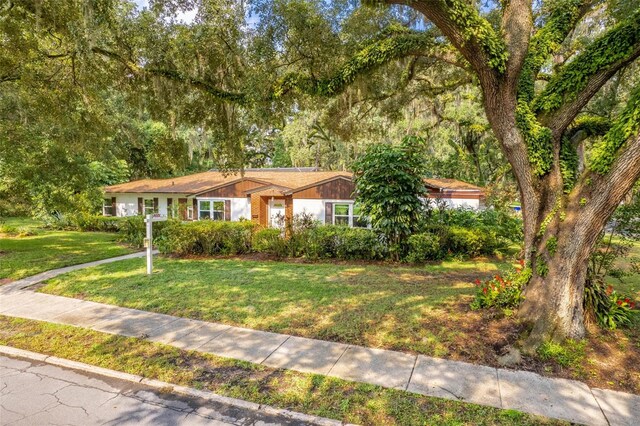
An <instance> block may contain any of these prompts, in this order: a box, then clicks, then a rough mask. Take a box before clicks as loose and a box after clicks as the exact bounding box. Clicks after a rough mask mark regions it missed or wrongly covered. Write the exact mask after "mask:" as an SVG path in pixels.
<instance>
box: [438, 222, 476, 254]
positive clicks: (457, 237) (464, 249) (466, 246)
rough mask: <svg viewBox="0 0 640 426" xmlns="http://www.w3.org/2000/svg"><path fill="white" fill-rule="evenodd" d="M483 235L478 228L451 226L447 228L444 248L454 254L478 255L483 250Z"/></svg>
mask: <svg viewBox="0 0 640 426" xmlns="http://www.w3.org/2000/svg"><path fill="white" fill-rule="evenodd" d="M483 245H484V241H483V237H482V235H481V233H480V232H479V231H478V230H475V229H466V228H462V227H460V226H451V227H450V228H449V229H448V230H447V234H446V237H445V240H444V242H443V248H444V249H445V250H447V251H448V252H449V253H450V254H452V255H464V256H471V257H474V256H478V255H480V254H481V253H482V252H483Z"/></svg>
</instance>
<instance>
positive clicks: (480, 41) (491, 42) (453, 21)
mask: <svg viewBox="0 0 640 426" xmlns="http://www.w3.org/2000/svg"><path fill="white" fill-rule="evenodd" d="M363 3H365V4H395V5H403V6H409V7H411V8H413V9H415V10H417V11H418V12H420V13H422V14H423V15H424V16H425V17H426V18H427V19H429V20H430V21H431V22H433V23H434V24H435V25H436V26H437V27H438V28H439V29H440V31H442V33H443V34H444V35H445V36H446V37H447V38H448V39H449V41H450V42H451V43H452V44H453V45H454V46H455V47H456V49H457V50H458V51H459V52H460V53H461V54H462V56H463V57H464V58H465V59H466V60H467V61H468V62H469V63H470V64H471V66H472V67H473V69H474V70H475V72H476V73H477V74H478V76H479V77H480V79H481V81H483V82H484V83H485V84H491V83H492V82H493V81H494V80H495V79H496V77H497V75H498V74H500V73H503V72H504V71H505V70H506V63H507V50H506V46H505V44H504V41H503V40H502V38H501V37H500V36H499V35H498V34H496V32H495V30H494V29H493V27H492V26H491V24H490V23H489V21H487V20H486V19H485V18H483V17H482V16H480V13H479V12H478V9H476V7H475V5H474V4H473V3H471V2H465V1H457V2H445V1H444V0H415V1H411V2H407V1H406V0H365V1H363Z"/></svg>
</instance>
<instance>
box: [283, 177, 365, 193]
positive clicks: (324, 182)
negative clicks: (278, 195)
mask: <svg viewBox="0 0 640 426" xmlns="http://www.w3.org/2000/svg"><path fill="white" fill-rule="evenodd" d="M339 179H343V180H346V181H347V182H349V183H352V182H353V179H352V178H350V177H347V176H333V177H330V178H327V179H324V180H320V181H318V182H314V183H311V184H309V185H305V186H301V187H299V188H294V189H292V190H290V191H287V192H285V195H293V194H295V193H296V192H300V191H304V190H305V189H309V188H313V187H315V186H320V185H324V184H326V183H329V182H333V181H335V180H339Z"/></svg>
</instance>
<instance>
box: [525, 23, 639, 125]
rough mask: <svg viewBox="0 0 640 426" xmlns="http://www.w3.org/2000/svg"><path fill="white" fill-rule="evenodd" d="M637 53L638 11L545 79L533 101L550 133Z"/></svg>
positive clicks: (636, 55) (568, 120) (568, 119)
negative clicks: (549, 78) (543, 85)
mask: <svg viewBox="0 0 640 426" xmlns="http://www.w3.org/2000/svg"><path fill="white" fill-rule="evenodd" d="M638 57H640V11H638V12H636V13H634V14H633V15H632V16H631V18H630V19H628V20H627V21H625V22H622V23H620V24H618V25H616V26H615V27H614V28H612V29H611V30H610V31H608V32H607V33H605V34H604V35H603V36H601V37H600V38H598V39H597V40H595V41H594V42H593V43H591V44H590V45H589V46H587V48H586V49H585V50H584V51H583V52H582V53H581V54H579V55H578V56H576V57H575V58H574V59H573V60H572V61H571V62H569V63H568V64H567V65H565V66H564V67H563V68H561V70H560V71H559V72H558V73H557V74H556V75H554V77H553V78H552V79H551V81H549V83H548V84H547V86H546V88H545V89H544V90H543V92H542V93H540V95H538V96H537V97H536V98H535V99H534V102H533V108H534V110H535V111H536V112H537V113H538V115H539V117H540V119H541V122H542V123H543V124H544V125H545V126H547V127H549V128H550V129H551V131H552V133H553V135H554V137H559V136H560V135H562V133H563V132H564V130H565V129H566V128H567V126H568V125H569V124H570V123H571V122H572V121H573V119H574V118H575V117H576V115H577V114H578V113H579V112H580V110H581V109H582V108H583V107H584V106H585V105H586V104H587V102H589V100H590V99H591V98H592V97H593V96H594V95H595V94H596V93H597V92H598V90H600V88H601V87H602V86H603V85H604V84H605V83H606V82H607V81H608V80H609V79H610V78H611V77H612V76H613V75H614V74H615V73H616V72H618V71H619V70H620V69H622V68H623V67H625V66H627V65H628V64H629V63H631V62H632V61H634V60H635V59H637V58H638Z"/></svg>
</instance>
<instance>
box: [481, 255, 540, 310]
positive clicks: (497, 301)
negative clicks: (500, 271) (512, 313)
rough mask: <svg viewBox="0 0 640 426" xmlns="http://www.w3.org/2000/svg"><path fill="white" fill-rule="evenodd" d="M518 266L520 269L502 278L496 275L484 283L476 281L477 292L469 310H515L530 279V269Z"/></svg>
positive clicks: (522, 265) (522, 264)
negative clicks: (492, 308)
mask: <svg viewBox="0 0 640 426" xmlns="http://www.w3.org/2000/svg"><path fill="white" fill-rule="evenodd" d="M520 265H521V268H519V269H515V270H513V271H510V272H508V273H506V274H505V276H504V277H502V276H500V275H496V276H494V277H493V278H491V279H490V280H487V281H485V282H482V281H480V280H476V281H475V284H476V286H477V287H478V290H477V292H476V296H475V299H474V301H473V302H472V303H471V308H472V309H480V308H491V307H496V308H502V309H514V308H517V307H518V305H520V302H521V301H522V290H523V288H524V286H525V285H526V284H527V283H528V282H529V279H530V278H531V269H530V268H525V267H524V262H521V263H520Z"/></svg>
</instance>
